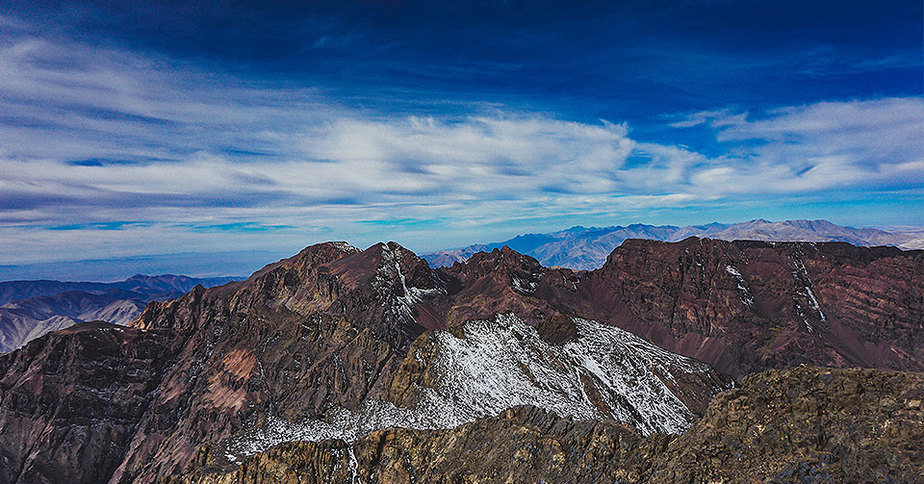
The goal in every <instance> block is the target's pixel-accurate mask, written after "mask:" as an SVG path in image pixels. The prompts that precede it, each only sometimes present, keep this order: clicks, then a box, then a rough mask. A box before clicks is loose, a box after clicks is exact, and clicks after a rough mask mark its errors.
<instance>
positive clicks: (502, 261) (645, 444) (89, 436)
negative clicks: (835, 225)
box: [0, 238, 924, 483]
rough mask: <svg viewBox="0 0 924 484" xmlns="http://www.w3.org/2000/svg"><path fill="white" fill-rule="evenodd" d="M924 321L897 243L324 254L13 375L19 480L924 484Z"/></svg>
mask: <svg viewBox="0 0 924 484" xmlns="http://www.w3.org/2000/svg"><path fill="white" fill-rule="evenodd" d="M922 314H924V252H922V251H903V250H900V249H898V248H894V247H875V248H864V247H856V246H852V245H850V244H847V243H839V242H827V243H804V242H799V243H793V242H760V241H734V242H728V241H722V240H710V239H699V238H687V239H684V240H683V241H680V242H676V243H667V242H660V241H651V240H634V239H633V240H629V241H626V242H625V243H623V244H622V245H620V246H619V247H618V248H616V249H615V250H613V251H612V252H611V253H610V254H609V256H608V257H607V259H606V262H605V263H604V265H603V266H602V267H601V268H599V269H597V270H591V271H573V270H570V269H565V268H548V267H544V266H543V265H541V264H540V263H539V262H538V261H537V260H536V259H534V258H532V257H529V256H526V255H523V254H520V253H518V252H516V251H514V250H512V249H510V248H509V247H505V248H501V249H495V250H492V251H490V252H480V253H477V254H475V255H473V256H472V257H470V258H469V259H468V260H466V261H464V262H460V263H456V264H453V265H452V267H446V268H436V269H434V268H431V267H430V265H429V264H427V263H426V261H424V260H423V259H421V258H420V257H418V256H417V255H415V254H414V253H412V252H410V251H409V250H407V249H405V248H403V247H401V246H400V245H398V244H396V243H393V242H389V243H382V244H376V245H373V246H372V247H369V248H368V249H365V250H359V249H357V248H355V247H353V246H351V245H349V244H347V243H343V242H330V243H324V244H318V245H313V246H310V247H307V248H306V249H304V250H303V251H301V252H300V253H299V254H297V255H295V256H293V257H291V258H289V259H285V260H282V261H280V262H277V263H274V264H270V265H268V266H266V267H264V268H263V269H261V270H259V271H257V272H256V273H254V274H253V275H252V276H250V277H249V278H248V279H246V280H243V281H238V282H230V283H228V284H224V285H222V286H217V287H212V288H208V289H206V288H204V287H202V286H196V287H194V288H193V289H192V290H191V291H190V292H188V293H186V294H184V295H182V296H180V297H178V298H177V299H173V300H164V301H155V302H152V303H150V304H148V305H147V306H146V308H145V309H144V311H143V312H142V314H141V315H140V316H139V317H137V318H135V319H134V320H132V321H131V322H129V323H128V324H127V325H112V324H105V323H81V324H77V325H74V326H71V327H69V328H66V329H63V330H60V331H56V332H53V333H50V334H47V335H45V336H42V337H40V338H37V339H35V340H33V341H31V342H29V343H27V344H26V345H25V346H24V347H22V348H20V349H18V350H16V351H13V352H11V353H9V354H7V355H2V356H0V483H7V482H10V483H15V482H21V483H25V482H60V481H67V482H111V483H119V482H156V481H161V480H166V481H168V482H261V481H267V482H299V481H302V482H326V481H327V480H333V481H335V482H423V481H427V482H432V481H436V482H458V481H461V482H466V481H487V482H505V481H530V482H538V481H540V480H545V481H555V482H588V481H591V482H592V481H594V480H598V479H599V480H607V481H611V480H621V481H650V482H673V481H677V480H682V481H684V482H707V481H719V480H736V477H735V476H738V478H737V479H740V476H741V475H749V476H754V478H755V479H757V480H775V481H783V482H790V481H792V482H798V481H800V480H805V479H809V478H813V479H816V480H817V479H821V477H818V476H822V477H824V478H826V479H828V480H834V481H838V480H845V479H846V480H860V481H866V480H871V481H882V480H884V479H891V480H893V481H899V482H903V481H913V480H914V479H915V478H916V476H920V475H921V471H922V470H924V469H922V462H924V460H922V459H921V457H922V454H921V450H920V449H921V446H920V445H918V444H919V443H920V442H922V441H924V428H922V427H924V426H922V425H921V422H922V417H924V409H922V405H921V401H922V397H924V395H922V391H924V390H922V388H924V385H922V377H921V374H920V372H921V371H922V369H924V342H922V340H921V339H920V338H919V337H918V335H919V334H920V333H921V330H922V327H921V325H922V320H921V315H922ZM817 366H824V367H828V368H827V369H825V368H817ZM857 367H860V368H868V369H856V368H857ZM839 368H848V369H839ZM850 368H852V369H850ZM742 473H743V474H742Z"/></svg>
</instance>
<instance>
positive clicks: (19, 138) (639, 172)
mask: <svg viewBox="0 0 924 484" xmlns="http://www.w3.org/2000/svg"><path fill="white" fill-rule="evenodd" d="M0 96H3V97H4V99H8V100H10V102H9V103H5V104H4V105H3V106H0V173H2V176H0V201H2V202H3V204H2V205H3V206H2V207H0V255H2V259H3V261H4V262H7V263H12V262H16V261H20V262H22V261H29V260H32V259H35V258H40V257H42V258H47V257H48V254H58V255H59V256H60V257H67V258H90V257H98V256H101V255H102V256H110V255H120V254H121V255H128V254H132V253H159V252H164V251H173V252H177V251H190V250H196V248H199V249H202V250H208V249H210V248H214V247H216V246H220V247H222V248H223V249H231V248H243V247H253V246H261V247H267V246H268V245H272V244H280V245H276V246H281V245H285V246H287V247H288V246H291V247H293V248H297V247H299V246H300V245H304V244H305V243H308V242H311V241H313V240H319V239H326V238H349V239H351V240H354V241H356V242H357V243H360V244H362V243H364V242H369V243H371V242H373V241H375V240H377V239H378V238H384V237H391V236H392V235H391V234H390V233H389V234H385V235H383V234H382V232H383V231H386V232H388V231H390V230H400V231H401V235H402V237H405V238H407V239H411V240H418V241H424V242H421V243H426V244H428V245H429V246H430V248H434V247H436V246H439V245H446V244H452V243H454V242H451V241H452V240H462V239H464V240H476V239H477V238H478V235H477V234H476V233H475V231H478V230H482V231H486V230H489V229H488V228H489V227H495V228H496V227H498V226H503V225H504V224H508V225H510V224H514V223H515V222H516V223H520V225H521V226H526V225H528V224H533V225H534V226H541V225H542V223H543V221H547V220H553V219H555V220H566V219H567V218H568V217H576V218H577V219H576V221H580V218H581V217H587V216H590V215H595V216H599V218H606V217H616V216H618V215H625V214H644V211H645V210H659V209H670V208H672V207H680V206H690V205H697V204H703V205H704V206H705V205H707V204H709V203H718V202H722V203H725V202H728V201H733V200H735V199H741V198H742V197H760V196H774V195H780V194H782V196H788V195H789V194H807V193H819V192H820V191H824V190H830V189H837V188H852V189H858V190H859V189H868V188H875V187H880V186H886V187H899V188H902V187H909V186H910V187H918V188H919V187H920V186H921V185H922V184H924V179H922V176H924V175H922V174H924V132H922V129H924V128H922V124H924V123H922V120H924V100H922V99H921V98H897V99H879V100H865V101H851V102H843V103H837V102H829V103H819V104H814V105H809V106H802V107H791V108H785V109H780V110H777V111H774V112H771V113H768V114H767V115H765V116H763V117H756V118H755V117H753V116H752V115H749V114H746V113H735V112H732V111H730V110H716V111H708V112H701V113H697V114H694V115H693V116H691V118H690V119H688V120H685V121H679V122H677V123H674V124H673V126H676V127H692V126H706V127H710V128H711V129H713V130H714V131H715V133H716V139H717V141H718V142H719V143H720V145H721V146H725V147H727V153H728V154H726V155H725V156H721V157H716V158H709V157H706V156H704V155H702V154H699V153H697V152H695V151H691V150H690V149H687V148H684V147H679V146H673V145H668V144H658V143H652V142H639V141H637V140H635V139H633V137H632V135H631V132H630V130H629V127H628V126H626V125H624V124H617V123H610V122H606V121H600V122H598V123H580V122H573V121H566V120H561V119H557V118H556V117H554V116H550V115H546V114H543V113H532V114H523V113H515V112H510V111H505V110H504V109H503V108H502V107H498V108H496V110H495V111H493V113H489V114H484V113H482V114H480V115H478V116H471V117H462V118H458V117H456V118H448V117H446V118H443V117H413V116H410V117H409V116H393V115H387V114H381V115H375V114H374V113H367V112H359V111H355V110H351V109H349V108H348V107H345V106H344V105H342V104H339V103H336V102H334V101H330V100H326V99H325V98H324V97H323V96H322V95H320V94H319V93H318V92H316V91H314V90H310V89H308V90H306V89H301V88H297V89H296V88H290V87H280V88H274V87H272V86H265V85H260V86H256V85H254V84H252V83H248V82H247V81H246V80H242V79H235V78H232V77H229V76H227V75H221V74H219V73H209V72H204V71H201V70H198V69H195V68H192V67H190V66H187V65H184V64H182V63H178V62H175V61H171V60H170V59H161V58H152V57H150V56H139V55H136V54H133V53H131V52H122V51H115V50H106V49H100V48H95V47H89V46H85V45H67V46H62V45H58V44H55V43H53V42H49V41H47V40H43V39H38V38H33V37H31V36H30V35H29V34H20V35H13V36H11V37H10V38H7V39H5V40H0ZM75 162H77V163H75ZM397 219H408V220H412V221H421V222H429V223H430V224H429V225H428V224H427V223H422V224H421V225H414V224H413V223H407V224H404V225H401V226H400V227H399V226H394V227H390V228H387V229H382V228H379V227H377V226H375V225H363V224H361V223H357V222H360V221H384V223H388V221H393V220H397ZM110 221H144V222H150V223H149V224H143V225H128V226H125V227H121V228H120V230H107V231H102V230H97V229H94V228H93V226H92V225H88V226H87V228H80V227H77V228H75V229H72V230H47V229H46V227H48V226H55V225H81V224H94V223H99V222H110ZM234 223H252V224H256V225H263V226H294V228H292V229H279V230H275V231H274V232H273V234H272V236H271V237H267V235H266V234H265V233H253V232H246V231H239V232H230V233H229V232H223V231H220V230H209V229H206V230H201V229H195V230H194V229H192V228H191V227H194V226H199V227H205V226H211V225H222V224H234ZM511 226H512V225H511ZM463 233H464V234H466V235H465V236H464V237H462V236H460V235H459V234H463ZM440 241H443V242H440ZM64 248H67V250H63V249H64Z"/></svg>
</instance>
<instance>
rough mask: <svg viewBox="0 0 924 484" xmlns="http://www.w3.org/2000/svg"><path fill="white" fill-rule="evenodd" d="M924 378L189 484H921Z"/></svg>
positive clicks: (836, 374)
mask: <svg viewBox="0 0 924 484" xmlns="http://www.w3.org/2000/svg"><path fill="white" fill-rule="evenodd" d="M922 399H924V376H922V375H921V374H920V373H899V372H886V371H879V370H835V369H823V368H809V367H805V368H799V369H794V370H784V371H769V372H765V373H760V374H755V375H752V376H749V377H747V378H745V380H744V384H743V385H742V386H741V387H740V388H736V389H734V390H730V391H728V392H725V393H722V394H720V395H719V396H718V397H717V398H716V399H715V400H714V401H713V402H712V403H711V404H710V406H709V411H708V413H707V414H706V416H705V417H703V418H701V419H700V420H698V421H697V422H695V423H694V424H693V427H692V428H691V429H690V430H689V431H688V432H687V433H685V434H683V435H680V436H674V435H663V434H658V435H653V436H649V437H643V436H642V435H640V434H639V433H638V432H637V431H635V430H634V429H632V428H629V427H624V426H620V425H616V424H612V423H606V422H599V421H584V422H575V421H572V420H570V419H563V418H560V417H557V416H555V415H554V414H551V413H548V412H544V411H542V410H539V409H536V408H534V407H516V408H513V409H509V410H506V411H504V412H502V413H501V414H500V415H498V416H496V417H489V418H482V419H479V420H476V421H474V422H471V423H468V424H465V425H462V426H459V427H456V428H454V429H448V430H429V431H426V430H408V429H394V430H385V431H380V432H375V433H372V434H370V435H367V436H365V437H363V438H362V439H360V440H359V441H357V442H356V443H354V444H352V445H351V444H347V443H344V442H342V441H336V440H333V441H323V442H294V443H286V444H283V445H280V446H277V447H274V448H272V449H270V450H268V451H266V452H263V453H260V454H257V455H255V456H254V457H252V458H250V459H248V460H247V461H246V462H244V463H243V465H241V466H240V467H239V468H238V469H236V470H235V471H233V472H231V473H221V472H216V470H215V469H214V468H210V467H209V466H208V462H207V460H203V461H202V462H201V464H202V465H203V467H202V468H200V469H198V470H197V471H194V472H192V473H190V474H188V475H187V476H185V477H184V478H182V479H180V478H178V479H176V480H177V481H180V482H187V483H197V484H208V483H216V484H217V483H239V482H280V483H287V482H292V483H295V482H299V483H304V482H307V483H311V482H393V483H409V482H484V483H491V482H574V483H582V482H653V483H673V482H691V483H705V482H916V481H917V480H918V479H919V478H920V476H921V475H922V474H924V450H922V449H924V445H922V444H924V406H922Z"/></svg>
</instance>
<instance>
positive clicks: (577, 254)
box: [421, 219, 924, 270]
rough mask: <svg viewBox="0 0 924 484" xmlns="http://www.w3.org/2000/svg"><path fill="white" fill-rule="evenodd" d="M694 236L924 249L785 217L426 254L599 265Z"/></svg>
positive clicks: (562, 235) (894, 235) (566, 235)
mask: <svg viewBox="0 0 924 484" xmlns="http://www.w3.org/2000/svg"><path fill="white" fill-rule="evenodd" d="M688 237H705V238H710V239H719V240H763V241H779V242H847V243H849V244H852V245H857V246H866V247H875V246H894V247H899V248H902V249H924V231H916V232H886V231H884V230H878V229H857V228H853V227H843V226H840V225H835V224H833V223H831V222H828V221H826V220H785V221H782V222H771V221H769V220H763V219H757V220H751V221H749V222H742V223H736V224H721V223H711V224H708V225H688V226H684V227H678V226H674V225H645V224H632V225H628V226H625V227H623V226H616V227H581V226H575V227H571V228H570V229H567V230H562V231H560V232H552V233H547V234H525V235H519V236H516V237H514V238H512V239H509V240H505V241H503V242H494V243H490V244H474V245H469V246H467V247H461V248H458V249H447V250H438V251H435V252H429V253H426V254H423V255H421V257H423V258H424V259H425V260H426V261H427V262H428V263H429V264H430V266H432V267H448V266H451V265H452V264H454V263H455V262H462V261H465V260H468V258H469V257H471V256H472V255H474V254H475V253H478V252H483V251H484V252H490V251H492V250H494V249H499V248H501V247H504V246H507V247H510V248H511V249H513V250H515V251H517V252H520V253H522V254H526V255H529V256H532V257H535V258H536V259H537V260H538V261H539V262H540V263H542V265H544V266H546V267H567V268H570V269H579V270H592V269H598V268H600V267H602V266H603V263H604V262H606V257H607V256H608V255H609V254H610V253H611V252H612V251H613V249H615V248H616V247H618V246H619V245H620V244H622V243H623V242H624V241H626V240H627V239H650V240H660V241H664V242H678V241H681V240H683V239H686V238H688Z"/></svg>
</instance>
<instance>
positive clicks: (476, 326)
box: [226, 314, 726, 460]
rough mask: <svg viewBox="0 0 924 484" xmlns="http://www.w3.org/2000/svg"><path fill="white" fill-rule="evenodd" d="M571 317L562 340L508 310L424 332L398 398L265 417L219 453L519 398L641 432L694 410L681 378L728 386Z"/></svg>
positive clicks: (450, 421)
mask: <svg viewBox="0 0 924 484" xmlns="http://www.w3.org/2000/svg"><path fill="white" fill-rule="evenodd" d="M572 322H573V324H575V326H576V334H577V337H576V338H575V339H574V340H573V341H569V342H567V343H565V344H563V345H553V344H549V343H547V342H545V341H543V339H542V338H541V337H540V335H539V333H538V332H537V331H536V329H535V328H533V327H531V326H529V325H527V324H526V323H524V322H523V321H522V320H520V319H519V318H518V317H516V316H515V315H513V314H505V315H498V316H496V317H495V318H494V319H491V320H476V321H469V322H467V323H465V324H464V325H463V326H462V327H460V328H457V330H456V331H454V333H455V334H453V333H450V332H446V331H435V332H432V333H427V334H425V335H423V336H421V338H420V339H418V340H417V341H416V342H415V344H414V346H413V347H412V349H411V351H410V353H409V354H408V356H407V359H406V362H405V366H406V367H413V370H410V373H411V375H412V378H414V379H415V380H416V381H414V382H413V383H412V387H413V391H412V392H411V393H412V396H411V397H410V398H405V402H403V404H404V405H405V406H398V405H395V404H394V403H392V402H382V401H366V402H365V403H364V405H363V406H362V408H361V409H360V410H359V411H358V412H350V411H347V410H344V409H338V410H337V411H335V412H332V413H331V416H330V418H328V420H326V421H325V420H317V419H311V420H306V421H303V422H298V423H292V422H286V421H284V420H282V419H278V418H272V419H270V420H269V422H268V423H267V425H266V426H264V427H261V428H256V429H250V430H248V431H246V432H244V433H243V434H242V435H240V436H238V437H237V438H236V439H233V440H232V441H230V442H229V443H228V446H227V452H226V456H227V457H228V458H229V459H230V460H240V459H241V458H243V457H246V456H248V455H251V454H253V453H256V452H259V451H262V450H265V449H266V448H268V447H270V446H272V445H275V444H278V443H281V442H286V441H296V440H302V441H319V440H326V439H331V438H338V439H343V440H346V441H354V440H356V439H358V438H360V437H362V436H363V435H366V434H368V433H370V432H373V431H376V430H381V429H384V428H391V427H401V428H417V429H437V428H452V427H456V426H458V425H461V424H463V423H466V422H471V421H473V420H475V419H477V418H479V417H485V416H494V415H497V414H499V413H500V412H502V411H503V410H505V409H508V408H511V407H514V406H518V405H531V406H534V407H538V408H542V409H545V410H549V411H551V412H554V413H555V414H557V415H559V416H562V417H571V418H574V419H577V420H600V419H605V420H615V421H617V422H621V423H626V424H630V425H633V426H635V427H636V428H638V429H639V430H640V431H641V432H642V433H645V434H651V433H656V432H666V433H678V432H682V431H684V430H685V429H686V428H687V427H688V426H689V424H690V422H691V421H692V420H693V418H694V415H693V412H692V411H691V410H690V409H689V408H688V407H687V405H686V404H685V403H684V402H683V400H682V399H681V398H680V396H679V395H678V393H680V392H681V391H682V390H680V388H681V387H682V386H683V385H682V383H681V382H682V381H689V380H690V379H691V378H692V379H694V380H697V381H698V382H700V384H702V383H703V382H705V385H706V386H707V387H708V390H707V391H709V392H711V393H715V392H718V391H721V390H722V389H723V387H724V386H725V385H726V383H725V381H724V380H722V379H720V378H718V377H716V376H715V374H714V372H713V371H712V370H711V369H710V368H709V367H708V366H706V365H705V364H703V363H700V362H697V361H695V360H692V359H689V358H685V357H682V356H679V355H676V354H673V353H670V352H667V351H665V350H662V349H660V348H658V347H656V346H654V345H652V344H650V343H647V342H645V341H644V340H642V339H641V338H638V337H636V336H634V335H632V334H631V333H628V332H626V331H623V330H621V329H619V328H615V327H611V326H605V325H602V324H599V323H596V322H594V321H587V320H582V319H573V320H572ZM400 373H401V371H400V370H399V374H400ZM399 403H402V402H399Z"/></svg>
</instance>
